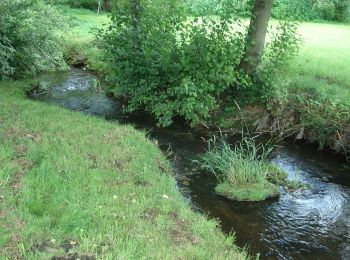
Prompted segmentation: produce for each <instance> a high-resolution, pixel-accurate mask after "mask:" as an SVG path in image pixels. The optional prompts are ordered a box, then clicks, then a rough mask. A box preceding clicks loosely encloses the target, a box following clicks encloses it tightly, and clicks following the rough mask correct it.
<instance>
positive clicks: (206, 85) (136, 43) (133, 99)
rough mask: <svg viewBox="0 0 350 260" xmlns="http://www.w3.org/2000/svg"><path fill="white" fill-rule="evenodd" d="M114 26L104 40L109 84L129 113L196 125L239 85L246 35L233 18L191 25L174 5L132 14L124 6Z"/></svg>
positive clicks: (158, 4) (144, 4) (162, 1)
mask: <svg viewBox="0 0 350 260" xmlns="http://www.w3.org/2000/svg"><path fill="white" fill-rule="evenodd" d="M133 10H139V12H136V13H135V12H133ZM112 21H113V24H112V26H110V27H109V29H108V30H107V31H105V32H103V33H101V34H100V37H102V39H103V47H104V50H105V57H106V59H107V61H108V62H109V64H110V66H109V67H110V68H111V70H112V71H113V73H112V74H111V75H110V76H109V77H108V80H109V81H110V83H111V85H112V86H114V92H115V94H116V95H118V96H124V97H127V98H128V105H127V107H126V110H127V111H129V112H132V111H135V110H138V109H145V110H147V111H149V112H151V113H152V114H154V115H155V116H156V117H157V119H158V120H159V122H160V124H162V125H164V126H165V125H169V124H171V122H172V118H173V117H174V116H176V115H180V116H183V117H184V118H185V119H186V120H188V121H190V122H191V123H194V124H196V123H198V122H200V120H203V119H205V118H208V117H209V114H210V113H211V112H212V111H214V110H215V109H216V108H217V107H218V104H219V101H220V97H223V96H224V93H225V91H227V90H228V89H229V88H230V87H232V86H233V85H234V84H235V82H237V81H238V80H239V76H240V75H239V73H238V70H237V69H236V67H237V66H238V64H239V62H240V58H241V56H242V52H243V49H244V48H243V44H244V35H243V33H241V32H240V31H239V30H238V31H237V30H236V32H235V31H234V28H233V27H234V26H237V23H236V21H235V20H234V19H232V18H231V17H230V16H223V17H222V18H221V19H218V18H213V17H207V18H201V19H190V20H187V18H186V16H185V15H184V13H183V11H182V10H181V8H179V5H178V4H177V2H176V1H166V0H157V1H153V2H148V1H140V7H139V8H134V9H133V6H132V3H130V2H128V1H126V2H125V3H124V4H123V5H122V4H121V3H119V6H118V8H117V9H116V10H115V11H114V12H113V14H112ZM141 21H142V22H141Z"/></svg>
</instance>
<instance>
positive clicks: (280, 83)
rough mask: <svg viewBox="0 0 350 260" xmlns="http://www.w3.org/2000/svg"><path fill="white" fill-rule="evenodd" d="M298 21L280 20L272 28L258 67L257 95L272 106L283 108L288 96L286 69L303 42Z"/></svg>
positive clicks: (271, 107)
mask: <svg viewBox="0 0 350 260" xmlns="http://www.w3.org/2000/svg"><path fill="white" fill-rule="evenodd" d="M297 30H298V23H296V22H292V21H288V20H280V21H279V22H278V25H277V26H276V27H272V28H271V30H270V31H271V32H270V38H271V39H270V41H269V42H268V43H267V46H266V48H265V51H264V53H263V56H262V62H261V64H260V66H259V68H258V82H259V83H260V84H258V88H257V89H256V90H255V92H256V94H255V95H256V96H257V97H259V98H260V100H261V101H264V102H266V104H268V106H270V107H269V108H270V110H271V109H273V107H274V106H277V107H278V108H279V110H281V106H283V105H284V103H285V101H286V96H287V86H288V84H289V81H288V78H287V77H286V76H285V74H286V69H288V67H289V65H290V61H291V60H292V58H293V57H294V56H295V55H296V54H297V53H298V50H299V48H300V45H301V43H302V40H301V37H300V35H299V34H298V33H297Z"/></svg>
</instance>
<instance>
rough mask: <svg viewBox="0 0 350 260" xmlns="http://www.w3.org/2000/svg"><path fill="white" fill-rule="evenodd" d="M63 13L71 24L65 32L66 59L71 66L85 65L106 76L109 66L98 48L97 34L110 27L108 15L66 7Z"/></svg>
mask: <svg viewBox="0 0 350 260" xmlns="http://www.w3.org/2000/svg"><path fill="white" fill-rule="evenodd" d="M63 12H64V14H65V16H66V17H67V19H68V20H69V21H70V23H71V27H70V28H69V30H68V31H67V32H65V34H64V37H65V42H66V46H65V53H64V56H65V59H66V60H67V62H68V63H69V64H70V65H82V64H84V65H85V66H86V67H87V68H88V69H90V70H93V71H96V72H98V73H99V74H100V75H104V74H106V73H107V71H108V66H107V65H106V64H105V62H103V60H102V54H101V51H100V50H99V49H98V48H97V46H96V40H95V32H96V30H97V29H102V28H104V27H106V26H107V25H108V23H109V22H110V19H109V17H108V15H107V14H106V13H100V14H97V12H95V11H91V10H86V9H74V8H68V7H65V8H64V9H63Z"/></svg>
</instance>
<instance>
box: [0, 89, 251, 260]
mask: <svg viewBox="0 0 350 260" xmlns="http://www.w3.org/2000/svg"><path fill="white" fill-rule="evenodd" d="M26 86H27V83H25V82H1V83H0V258H1V259H17V258H18V259H22V258H23V259H49V258H51V257H62V258H52V259H77V258H80V259H95V258H97V259H144V258H147V259H149V258H150V259H244V258H245V254H244V253H241V252H239V251H238V249H237V248H236V247H235V246H234V245H233V244H232V242H233V238H232V237H226V236H224V235H223V234H222V233H221V231H220V230H219V229H218V227H217V223H216V222H215V221H212V220H207V219H206V218H205V217H204V216H202V215H200V214H197V213H194V212H193V211H191V210H190V205H189V204H188V203H187V202H186V201H185V200H184V198H183V197H182V196H181V194H180V192H179V191H178V190H177V187H176V182H175V180H174V178H173V177H172V175H171V169H170V167H169V164H168V162H167V161H166V160H165V158H164V156H163V155H162V153H161V152H160V150H159V149H158V148H157V147H156V146H155V145H154V144H153V143H152V142H151V141H149V140H147V139H146V138H145V134H144V133H141V132H138V131H136V130H134V129H133V128H132V127H129V126H120V125H117V124H115V123H109V122H106V121H105V120H102V119H99V118H95V117H89V116H85V115H82V114H79V113H76V112H71V111H67V110H64V109H62V108H58V107H55V106H50V105H46V104H43V103H38V102H34V101H30V100H28V99H27V98H26V97H25V95H24V91H23V88H24V87H26ZM64 257H66V258H64Z"/></svg>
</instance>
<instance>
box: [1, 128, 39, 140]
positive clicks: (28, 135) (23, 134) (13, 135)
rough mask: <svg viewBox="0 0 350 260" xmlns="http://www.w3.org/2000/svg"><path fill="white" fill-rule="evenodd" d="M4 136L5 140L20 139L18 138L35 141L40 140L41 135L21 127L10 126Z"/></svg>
mask: <svg viewBox="0 0 350 260" xmlns="http://www.w3.org/2000/svg"><path fill="white" fill-rule="evenodd" d="M3 137H4V139H5V140H10V141H18V138H25V139H29V140H31V141H33V142H39V141H40V140H41V138H40V136H39V135H37V134H35V133H32V132H30V131H27V130H24V129H21V128H20V127H10V128H8V129H6V130H5V131H4V134H3Z"/></svg>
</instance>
